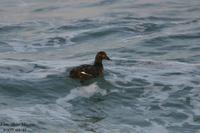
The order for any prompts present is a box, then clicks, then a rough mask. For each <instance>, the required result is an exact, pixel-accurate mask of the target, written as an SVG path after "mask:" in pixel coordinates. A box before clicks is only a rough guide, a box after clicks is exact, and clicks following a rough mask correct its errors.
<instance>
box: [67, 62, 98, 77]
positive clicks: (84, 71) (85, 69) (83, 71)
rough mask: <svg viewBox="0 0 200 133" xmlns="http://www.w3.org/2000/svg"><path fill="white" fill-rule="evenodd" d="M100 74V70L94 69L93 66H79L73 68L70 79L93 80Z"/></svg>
mask: <svg viewBox="0 0 200 133" xmlns="http://www.w3.org/2000/svg"><path fill="white" fill-rule="evenodd" d="M101 74H102V68H100V67H96V66H94V65H81V66H78V67H75V68H73V69H72V70H71V71H70V77H71V78H77V79H81V80H87V79H90V78H95V77H97V76H99V75H101Z"/></svg>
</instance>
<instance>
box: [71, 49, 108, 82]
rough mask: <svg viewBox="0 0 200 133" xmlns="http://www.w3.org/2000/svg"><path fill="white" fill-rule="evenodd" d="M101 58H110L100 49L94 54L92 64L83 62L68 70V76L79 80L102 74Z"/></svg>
mask: <svg viewBox="0 0 200 133" xmlns="http://www.w3.org/2000/svg"><path fill="white" fill-rule="evenodd" d="M102 60H110V58H109V57H108V56H107V54H106V52H104V51H100V52H98V53H97V54H96V57H95V61H94V64H93V65H89V64H84V65H80V66H77V67H74V68H72V70H71V71H70V75H69V76H70V77H71V78H74V79H79V80H80V81H81V82H82V81H85V80H88V79H91V78H96V77H98V76H103V64H102Z"/></svg>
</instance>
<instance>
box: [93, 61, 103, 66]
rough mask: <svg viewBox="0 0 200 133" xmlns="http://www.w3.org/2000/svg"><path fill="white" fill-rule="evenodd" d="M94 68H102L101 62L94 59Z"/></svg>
mask: <svg viewBox="0 0 200 133" xmlns="http://www.w3.org/2000/svg"><path fill="white" fill-rule="evenodd" d="M94 66H97V67H100V68H103V64H102V60H97V59H96V60H95V61H94Z"/></svg>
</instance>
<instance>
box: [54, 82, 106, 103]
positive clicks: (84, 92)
mask: <svg viewBox="0 0 200 133" xmlns="http://www.w3.org/2000/svg"><path fill="white" fill-rule="evenodd" d="M96 93H100V94H101V95H106V94H107V91H106V90H103V89H101V88H99V87H98V85H97V84H96V83H93V84H91V85H88V86H84V87H79V88H75V89H72V90H71V91H70V93H69V94H68V95H67V96H66V97H64V98H59V99H58V100H57V101H56V103H57V104H59V105H61V106H63V105H69V104H67V102H68V101H70V100H73V99H75V98H77V97H85V98H89V97H91V96H93V95H94V94H96Z"/></svg>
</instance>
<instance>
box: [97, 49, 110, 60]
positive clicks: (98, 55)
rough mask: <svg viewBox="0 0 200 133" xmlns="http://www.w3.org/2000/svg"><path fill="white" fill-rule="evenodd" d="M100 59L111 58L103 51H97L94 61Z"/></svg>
mask: <svg viewBox="0 0 200 133" xmlns="http://www.w3.org/2000/svg"><path fill="white" fill-rule="evenodd" d="M102 60H111V59H110V58H109V57H108V56H107V54H106V52H104V51H100V52H98V53H97V55H96V57H95V62H101V61H102Z"/></svg>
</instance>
